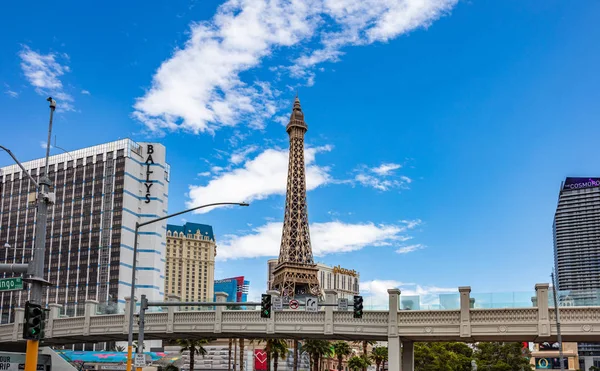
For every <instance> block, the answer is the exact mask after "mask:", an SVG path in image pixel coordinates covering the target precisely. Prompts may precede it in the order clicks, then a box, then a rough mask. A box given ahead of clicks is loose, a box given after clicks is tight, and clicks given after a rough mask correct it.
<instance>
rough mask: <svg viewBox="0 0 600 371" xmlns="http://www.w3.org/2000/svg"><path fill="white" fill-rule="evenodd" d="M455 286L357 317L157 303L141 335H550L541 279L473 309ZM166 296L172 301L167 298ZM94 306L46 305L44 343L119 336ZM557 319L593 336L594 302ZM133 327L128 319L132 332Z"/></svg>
mask: <svg viewBox="0 0 600 371" xmlns="http://www.w3.org/2000/svg"><path fill="white" fill-rule="evenodd" d="M458 291H459V305H458V306H459V308H458V309H436V310H405V309H403V308H402V307H401V305H402V304H401V293H400V290H399V289H390V290H388V306H389V308H390V309H389V310H381V311H365V312H364V313H363V317H362V318H361V319H355V318H354V316H353V313H352V311H337V308H335V306H324V307H321V308H320V310H319V311H317V312H307V311H304V310H284V311H275V312H273V314H272V316H271V318H261V316H260V312H259V311H256V310H228V309H226V307H224V306H218V307H216V309H215V310H203V311H192V310H187V311H186V310H183V311H181V310H179V309H180V308H178V307H176V306H170V307H165V308H164V309H166V311H163V312H150V313H147V314H146V322H145V324H146V333H147V334H148V335H149V337H148V339H150V338H165V339H166V338H176V337H177V336H184V337H185V336H198V337H219V336H226V337H227V336H249V337H257V336H258V337H260V336H262V335H261V334H265V335H264V336H280V337H286V336H287V337H304V338H314V337H321V338H331V339H335V338H342V339H356V338H359V339H360V338H370V339H375V340H385V339H387V340H388V341H389V339H394V338H397V337H403V338H407V339H412V340H415V341H430V340H449V339H455V340H464V341H468V342H471V341H484V340H482V339H488V340H490V339H492V340H493V339H499V340H501V339H507V338H508V339H524V340H529V341H533V340H534V339H538V338H539V339H548V338H549V337H552V336H555V334H556V325H555V309H554V308H553V307H550V306H549V305H548V302H549V300H548V298H549V296H550V295H549V292H548V291H549V290H548V284H538V285H536V294H535V296H534V298H533V299H534V300H532V303H534V304H536V306H535V307H522V308H492V309H489V308H477V307H476V306H475V305H473V304H474V303H473V300H472V297H471V294H470V293H471V288H470V287H460V288H459V290H458ZM272 294H274V295H275V293H272ZM128 300H129V299H127V301H128ZM170 300H171V301H173V300H175V301H176V300H177V299H176V298H173V297H171V298H170ZM225 300H226V294H224V293H217V301H220V302H225ZM336 301H337V298H336V294H335V292H333V291H329V290H328V291H326V302H327V303H328V304H333V303H335V302H336ZM537 304H539V305H537ZM97 308H98V303H97V302H95V301H87V302H86V303H85V315H84V316H79V317H69V318H65V317H63V316H61V306H60V305H58V304H50V315H49V320H48V324H47V327H46V338H47V341H48V343H52V342H54V343H55V344H69V343H77V342H85V341H103V340H102V339H110V340H111V341H121V340H122V339H125V338H126V335H127V331H128V318H129V316H128V315H127V312H126V313H123V314H99V313H98V311H97ZM134 318H135V317H134ZM22 321H23V309H20V308H19V309H16V310H15V323H12V324H7V325H0V342H15V341H22V338H21V336H22ZM561 321H562V324H563V329H564V332H563V335H564V338H565V339H567V338H569V336H570V337H571V338H573V337H577V336H579V338H582V339H588V338H593V337H594V336H596V337H597V338H600V307H576V306H571V307H561ZM137 331H138V326H137V318H136V322H135V323H134V332H137ZM511 336H512V337H511ZM524 340H523V341H524ZM104 341H107V340H104ZM586 341H587V340H586Z"/></svg>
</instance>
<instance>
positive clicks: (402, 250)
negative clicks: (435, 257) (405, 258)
mask: <svg viewBox="0 0 600 371" xmlns="http://www.w3.org/2000/svg"><path fill="white" fill-rule="evenodd" d="M424 248H425V245H422V244H420V243H418V244H414V245H408V246H400V248H399V249H398V250H396V252H397V253H398V254H408V253H409V252H413V251H417V250H421V249H424Z"/></svg>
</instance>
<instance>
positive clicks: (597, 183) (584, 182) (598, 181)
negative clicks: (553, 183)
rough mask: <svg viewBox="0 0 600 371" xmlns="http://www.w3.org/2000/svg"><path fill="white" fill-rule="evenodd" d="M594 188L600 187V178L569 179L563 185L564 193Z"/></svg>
mask: <svg viewBox="0 0 600 371" xmlns="http://www.w3.org/2000/svg"><path fill="white" fill-rule="evenodd" d="M593 187H600V178H567V179H566V180H565V183H564V185H563V191H564V190H572V189H584V188H593Z"/></svg>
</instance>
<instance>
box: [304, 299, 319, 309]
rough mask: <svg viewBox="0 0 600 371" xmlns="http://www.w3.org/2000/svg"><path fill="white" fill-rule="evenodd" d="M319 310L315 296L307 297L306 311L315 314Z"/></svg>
mask: <svg viewBox="0 0 600 371" xmlns="http://www.w3.org/2000/svg"><path fill="white" fill-rule="evenodd" d="M318 309H319V302H318V301H317V297H316V296H309V297H307V298H306V311H307V312H316V311H317V310H318Z"/></svg>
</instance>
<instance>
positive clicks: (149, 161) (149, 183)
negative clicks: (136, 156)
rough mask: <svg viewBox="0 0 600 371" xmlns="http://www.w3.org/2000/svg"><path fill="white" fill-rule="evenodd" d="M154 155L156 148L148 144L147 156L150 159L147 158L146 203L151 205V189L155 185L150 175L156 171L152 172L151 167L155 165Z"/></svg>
mask: <svg viewBox="0 0 600 371" xmlns="http://www.w3.org/2000/svg"><path fill="white" fill-rule="evenodd" d="M153 153H154V146H153V145H152V144H148V145H147V146H146V155H147V156H148V157H146V162H145V164H146V183H144V185H145V186H146V201H144V202H145V203H147V204H149V203H150V196H151V194H152V193H151V192H150V188H152V185H153V184H154V183H152V181H151V180H150V175H151V174H153V173H154V171H152V170H150V165H154V160H153V159H152V154H153Z"/></svg>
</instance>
